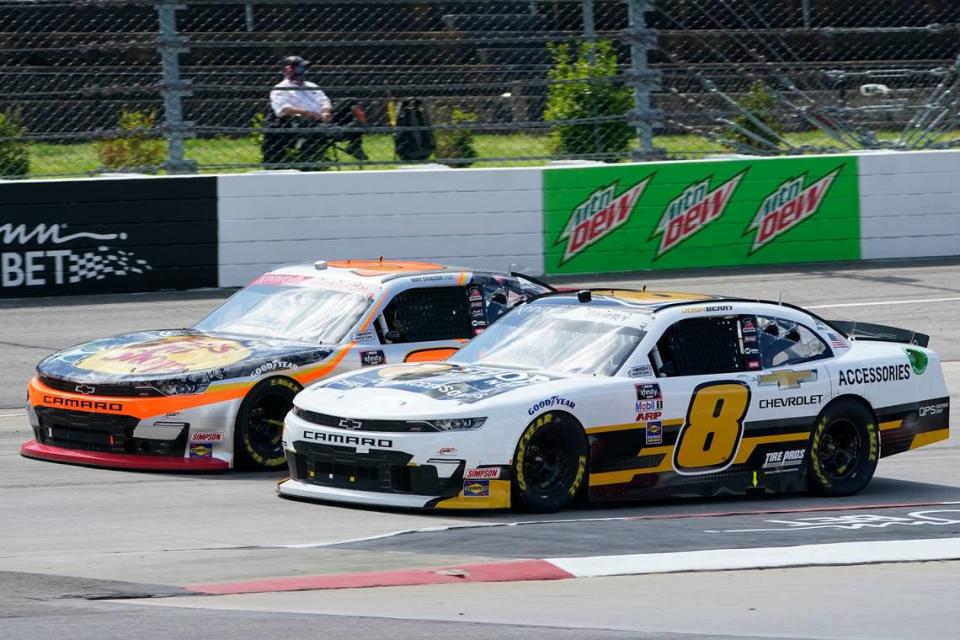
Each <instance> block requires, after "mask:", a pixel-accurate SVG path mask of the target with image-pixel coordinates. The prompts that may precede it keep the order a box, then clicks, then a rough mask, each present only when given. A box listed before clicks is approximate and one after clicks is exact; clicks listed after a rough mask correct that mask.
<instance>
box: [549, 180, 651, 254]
mask: <svg viewBox="0 0 960 640" xmlns="http://www.w3.org/2000/svg"><path fill="white" fill-rule="evenodd" d="M652 178H653V174H651V175H649V176H647V177H646V178H644V179H643V180H641V181H640V182H637V183H636V184H634V185H633V186H632V187H628V188H627V190H626V191H624V192H623V193H621V194H620V195H619V196H616V197H614V195H613V194H614V193H616V191H617V185H618V184H619V181H617V182H614V183H613V184H610V185H608V186H606V187H602V188H600V189H597V190H596V191H594V192H593V193H591V194H590V195H589V196H587V198H586V199H585V200H584V201H583V202H581V203H580V204H578V205H577V206H576V207H575V208H574V210H573V213H572V214H570V219H569V220H567V224H566V226H565V227H564V229H563V232H561V234H560V236H559V237H558V238H557V240H556V242H554V244H555V245H557V244H560V243H561V242H564V241H566V243H567V247H566V249H564V251H563V258H562V259H561V260H560V264H564V263H565V262H568V261H570V260H572V259H573V258H574V257H576V256H577V255H578V254H580V252H582V251H583V250H584V249H586V248H587V247H589V246H591V245H593V244H596V243H597V242H599V241H600V240H602V239H603V238H605V237H607V236H608V235H610V234H611V233H613V232H614V231H616V230H617V229H619V228H620V227H622V226H623V225H625V224H626V223H627V220H629V219H630V214H631V213H633V209H634V207H635V206H636V204H637V201H638V200H639V199H640V194H642V193H643V190H644V189H646V188H647V185H648V184H650V180H651V179H652Z"/></svg>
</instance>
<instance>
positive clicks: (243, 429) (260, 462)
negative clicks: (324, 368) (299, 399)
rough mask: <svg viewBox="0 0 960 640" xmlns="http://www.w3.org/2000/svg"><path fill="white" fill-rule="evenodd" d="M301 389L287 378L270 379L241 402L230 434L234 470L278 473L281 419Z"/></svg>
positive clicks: (281, 451)
mask: <svg viewBox="0 0 960 640" xmlns="http://www.w3.org/2000/svg"><path fill="white" fill-rule="evenodd" d="M301 389H303V387H301V386H300V385H299V384H298V383H297V382H296V381H294V380H291V379H290V378H281V377H276V378H270V379H269V380H265V381H263V382H261V383H260V384H258V385H257V386H255V387H254V388H253V389H251V390H250V393H248V394H247V397H246V398H244V400H243V403H242V404H241V405H240V412H239V413H238V414H237V422H236V425H235V427H234V430H233V451H234V466H235V467H236V468H237V469H246V470H264V471H266V470H271V469H280V468H283V466H284V465H285V464H286V459H285V457H284V452H283V444H282V437H283V419H284V417H285V416H286V415H287V412H289V411H290V408H291V407H292V406H293V398H294V396H296V395H297V394H298V393H299V392H300V391H301Z"/></svg>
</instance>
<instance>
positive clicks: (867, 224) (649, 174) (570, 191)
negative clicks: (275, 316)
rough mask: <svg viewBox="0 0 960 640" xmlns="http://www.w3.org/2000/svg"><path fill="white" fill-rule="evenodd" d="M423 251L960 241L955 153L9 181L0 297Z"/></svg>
mask: <svg viewBox="0 0 960 640" xmlns="http://www.w3.org/2000/svg"><path fill="white" fill-rule="evenodd" d="M381 255H383V256H385V257H389V258H415V259H421V260H435V261H440V262H446V263H450V264H455V265H462V266H465V267H473V268H483V269H496V270H506V269H509V268H510V266H511V265H513V268H515V269H516V270H519V271H524V272H527V273H530V274H531V275H540V274H544V273H546V274H548V275H552V274H576V273H584V274H590V273H610V272H617V271H635V270H647V269H675V268H687V267H704V266H737V265H754V264H773V263H779V264H784V263H789V264H794V263H801V262H817V261H834V260H857V259H881V258H909V257H929V256H955V255H960V152H957V151H935V152H918V153H864V154H861V155H835V156H803V157H793V158H770V159H745V158H735V159H730V160H710V161H702V162H701V161H697V162H693V161H691V162H661V163H642V164H630V165H610V166H588V167H564V168H552V167H551V168H518V169H467V170H417V171H367V172H335V171H331V172H323V173H265V174H246V175H225V176H216V177H214V176H210V177H207V176H200V177H178V176H170V177H152V178H147V177H144V178H103V179H90V180H64V181H21V182H6V183H0V285H2V286H0V297H20V296H27V295H69V294H75V293H100V292H117V291H152V290H157V289H174V288H177V289H182V288H195V287H206V286H217V285H219V286H240V285H243V284H245V283H246V282H247V281H249V280H250V279H251V278H253V277H254V276H256V275H257V274H259V273H262V272H263V271H265V270H267V269H270V268H272V267H274V266H276V265H278V264H283V263H289V262H301V261H312V260H317V259H321V258H322V259H338V258H340V259H342V258H354V257H356V258H376V257H378V256H381Z"/></svg>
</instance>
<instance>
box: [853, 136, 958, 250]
mask: <svg viewBox="0 0 960 640" xmlns="http://www.w3.org/2000/svg"><path fill="white" fill-rule="evenodd" d="M860 235H861V241H860V243H861V244H860V246H861V257H862V258H863V259H865V260H872V259H878V258H921V257H930V256H955V255H960V153H957V152H956V151H928V152H919V153H902V152H900V153H879V154H864V155H861V156H860Z"/></svg>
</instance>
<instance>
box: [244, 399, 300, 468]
mask: <svg viewBox="0 0 960 640" xmlns="http://www.w3.org/2000/svg"><path fill="white" fill-rule="evenodd" d="M289 409H290V407H289V406H288V403H287V401H286V400H284V399H283V398H281V397H279V396H264V397H263V398H261V399H260V400H259V401H258V402H257V404H256V405H254V407H253V408H252V409H250V414H249V416H250V417H249V421H248V424H247V444H248V445H249V447H250V448H251V449H252V450H253V452H254V453H256V454H258V455H260V456H263V457H264V458H277V457H280V456H282V455H283V446H282V445H281V439H282V437H283V419H284V417H285V416H286V415H287V411H289Z"/></svg>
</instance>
